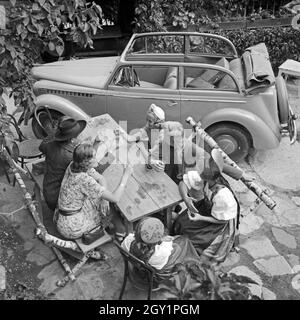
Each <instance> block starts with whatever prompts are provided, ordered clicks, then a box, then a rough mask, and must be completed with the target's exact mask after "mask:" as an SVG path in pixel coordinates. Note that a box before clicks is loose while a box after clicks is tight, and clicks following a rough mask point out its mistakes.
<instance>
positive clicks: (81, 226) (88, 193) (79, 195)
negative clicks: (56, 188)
mask: <svg viewBox="0 0 300 320" xmlns="http://www.w3.org/2000/svg"><path fill="white" fill-rule="evenodd" d="M71 165H72V163H71V164H70V165H69V166H68V168H67V170H66V173H65V176H64V179H63V181H62V185H61V188H60V193H59V198H58V208H57V209H56V211H55V222H56V227H57V230H58V231H59V233H60V234H61V235H62V236H63V237H65V238H67V239H77V238H80V237H81V236H82V235H83V233H85V232H89V231H90V230H92V229H94V228H96V227H98V226H103V227H106V226H107V225H108V223H109V221H110V215H109V210H105V209H103V208H108V206H105V205H104V204H105V202H106V203H107V200H104V199H102V194H103V192H104V190H105V188H104V187H103V186H102V185H101V184H100V183H99V182H98V181H97V177H99V176H100V175H99V174H98V172H96V171H95V169H90V170H88V171H87V172H77V173H76V172H72V170H71Z"/></svg>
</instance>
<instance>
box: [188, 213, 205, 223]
mask: <svg viewBox="0 0 300 320" xmlns="http://www.w3.org/2000/svg"><path fill="white" fill-rule="evenodd" d="M188 216H189V219H190V220H191V221H199V220H202V216H201V214H199V213H198V212H190V211H188Z"/></svg>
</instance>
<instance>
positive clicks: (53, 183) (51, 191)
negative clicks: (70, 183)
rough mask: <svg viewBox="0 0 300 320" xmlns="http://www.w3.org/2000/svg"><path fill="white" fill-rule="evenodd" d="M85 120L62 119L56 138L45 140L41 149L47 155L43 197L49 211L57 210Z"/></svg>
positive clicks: (65, 117)
mask: <svg viewBox="0 0 300 320" xmlns="http://www.w3.org/2000/svg"><path fill="white" fill-rule="evenodd" d="M85 126H86V121H85V120H78V121H77V120H75V119H73V118H71V117H68V116H63V117H61V118H60V120H59V123H58V127H57V130H56V132H55V135H54V138H53V139H52V140H50V141H47V139H45V140H44V141H42V143H41V144H40V146H39V149H40V151H41V152H43V154H44V155H45V164H46V167H45V175H44V180H43V195H44V198H45V202H46V204H47V206H48V207H49V209H51V210H52V211H54V210H55V208H56V205H57V199H58V195H59V189H60V185H61V182H62V180H63V177H64V174H65V171H66V168H67V167H68V165H69V164H70V162H71V161H72V153H73V150H74V147H75V144H76V143H75V139H76V137H77V136H78V135H79V134H80V133H81V132H82V131H83V130H84V128H85Z"/></svg>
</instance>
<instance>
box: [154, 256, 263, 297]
mask: <svg viewBox="0 0 300 320" xmlns="http://www.w3.org/2000/svg"><path fill="white" fill-rule="evenodd" d="M174 268H175V270H174V271H176V274H175V275H174V276H173V277H172V278H170V279H169V280H166V281H164V282H163V283H161V284H160V285H159V289H160V290H161V292H162V293H163V294H164V297H165V298H166V299H167V300H260V298H259V297H257V296H254V295H253V294H252V293H251V291H250V289H249V284H257V283H256V282H255V281H253V280H252V279H250V278H248V277H245V276H238V275H236V274H234V273H230V274H228V273H221V272H220V271H219V270H217V269H216V267H214V266H213V265H211V264H199V263H195V262H193V261H186V262H185V263H183V264H177V265H176V266H175V267H174Z"/></svg>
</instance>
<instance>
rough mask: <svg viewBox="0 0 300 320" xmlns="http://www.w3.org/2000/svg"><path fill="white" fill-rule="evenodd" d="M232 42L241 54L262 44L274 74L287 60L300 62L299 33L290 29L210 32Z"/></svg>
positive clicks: (275, 28)
mask: <svg viewBox="0 0 300 320" xmlns="http://www.w3.org/2000/svg"><path fill="white" fill-rule="evenodd" d="M210 32H212V33H215V34H219V35H222V36H224V37H226V38H228V39H229V40H231V41H232V42H233V44H234V45H235V46H236V49H237V51H238V53H239V55H240V54H242V53H243V52H244V51H245V49H246V48H248V47H250V46H252V45H255V44H258V43H260V42H264V43H265V44H266V46H267V48H268V51H269V55H270V61H271V64H272V67H273V69H274V71H275V72H277V69H278V67H279V66H280V65H281V64H282V63H283V62H284V61H285V60H287V59H293V60H296V61H300V32H299V31H298V30H295V29H293V28H292V27H274V28H261V29H240V30H230V31H229V30H212V31H210Z"/></svg>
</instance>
